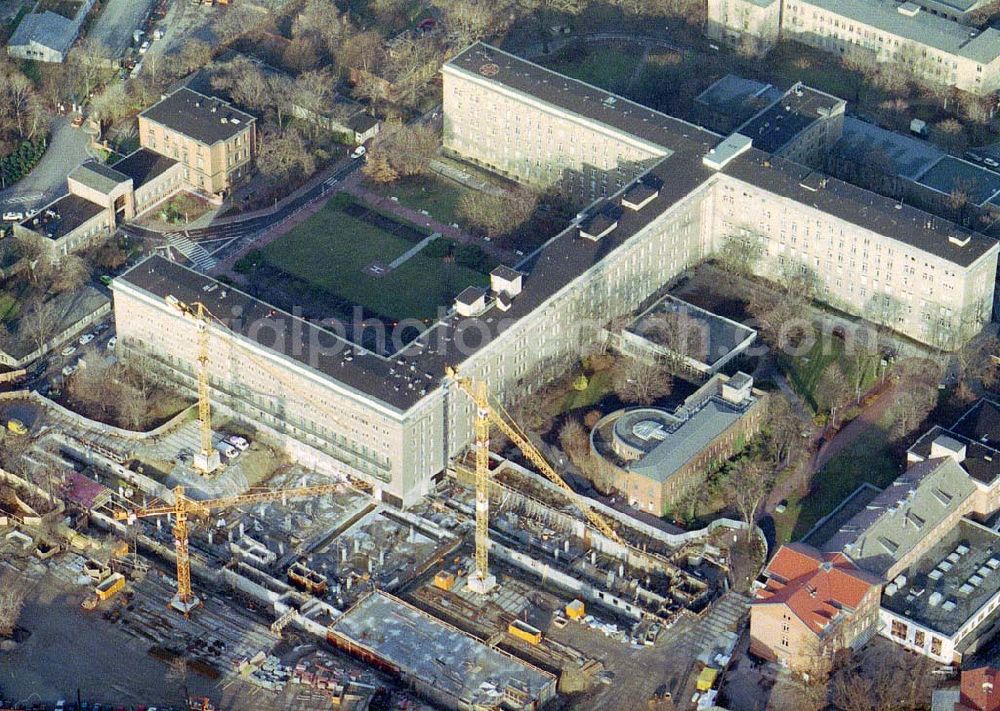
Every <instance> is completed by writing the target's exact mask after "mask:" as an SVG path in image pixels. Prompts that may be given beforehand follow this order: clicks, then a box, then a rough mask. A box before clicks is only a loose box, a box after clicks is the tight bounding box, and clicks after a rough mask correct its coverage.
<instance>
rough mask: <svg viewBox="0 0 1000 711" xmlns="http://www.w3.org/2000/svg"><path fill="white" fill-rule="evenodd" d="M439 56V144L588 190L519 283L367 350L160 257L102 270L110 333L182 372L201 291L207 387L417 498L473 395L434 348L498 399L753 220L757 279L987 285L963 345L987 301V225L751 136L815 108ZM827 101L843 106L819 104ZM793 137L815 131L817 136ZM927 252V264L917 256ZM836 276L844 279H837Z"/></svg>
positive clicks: (189, 361) (579, 191)
mask: <svg viewBox="0 0 1000 711" xmlns="http://www.w3.org/2000/svg"><path fill="white" fill-rule="evenodd" d="M442 71H443V75H444V95H445V143H446V147H447V148H448V150H450V151H452V152H454V153H457V154H459V155H461V156H462V157H468V159H469V160H472V161H475V162H478V163H480V164H482V165H484V166H490V167H492V168H493V169H496V170H501V171H503V172H505V173H506V174H508V175H510V176H512V177H514V178H516V179H519V180H524V181H525V182H529V183H534V184H537V185H540V186H548V187H553V188H554V189H561V190H563V191H564V192H565V193H566V194H567V195H569V196H572V197H573V198H574V199H576V200H577V201H579V202H580V203H581V204H583V205H588V204H589V206H588V207H584V208H583V209H582V210H581V214H580V215H579V217H578V219H576V220H574V221H573V223H572V224H570V225H569V226H567V228H566V229H565V230H564V231H563V232H562V233H560V234H559V235H557V236H556V237H554V238H552V239H551V240H549V241H548V242H547V243H546V244H545V245H543V246H542V247H541V248H539V249H538V250H537V251H536V252H535V253H533V254H530V255H527V256H525V257H524V259H523V260H521V262H520V263H518V264H513V265H509V266H511V267H513V268H514V269H516V271H517V272H518V273H519V276H518V278H517V279H516V280H514V281H516V282H517V288H512V284H513V283H514V282H512V281H511V280H510V279H505V278H504V277H503V274H497V275H494V282H495V283H494V284H493V285H492V289H491V290H490V291H489V292H488V293H481V292H480V293H477V295H476V298H474V299H468V300H463V302H462V303H461V304H455V308H454V309H453V310H452V311H451V312H450V313H449V315H448V316H447V317H445V318H443V319H441V320H439V321H438V322H436V323H435V324H433V325H432V326H430V327H429V328H427V330H426V331H424V332H423V333H422V334H421V335H420V336H419V337H418V338H417V339H416V340H414V341H413V342H411V343H408V344H406V345H404V346H402V347H400V348H399V349H398V350H397V351H396V352H391V353H389V352H374V351H372V350H369V349H367V348H364V347H362V346H360V345H359V344H357V343H354V342H352V341H350V340H348V339H346V338H343V337H341V336H338V335H336V334H334V333H332V332H331V331H329V330H326V329H324V328H323V327H321V326H318V325H316V324H314V323H310V322H305V321H303V320H302V319H298V318H296V317H294V316H293V315H290V314H285V313H283V312H281V311H280V310H279V309H276V308H274V307H273V306H270V305H268V304H266V303H263V302H261V301H260V300H259V299H256V298H254V297H252V296H250V295H247V294H242V293H240V292H238V291H237V290H235V289H233V288H231V287H229V286H226V285H224V284H220V283H218V282H215V281H214V280H212V279H210V278H209V277H206V276H204V275H201V274H198V273H196V272H194V271H192V270H189V269H187V268H186V267H184V266H181V265H178V264H173V263H170V262H168V261H166V260H164V259H162V258H159V257H154V258H150V259H149V260H147V261H146V262H143V263H142V264H140V265H138V266H136V267H134V268H133V269H132V270H131V271H130V272H128V273H127V274H125V275H123V276H122V277H120V278H119V279H117V280H116V281H115V283H114V285H113V290H114V294H115V308H116V321H117V328H118V335H119V344H120V347H124V348H133V349H136V350H141V351H143V352H145V353H148V354H150V355H151V356H152V357H153V361H154V362H155V363H157V364H158V367H160V368H162V369H164V370H165V371H166V372H168V373H169V374H171V376H172V377H174V378H175V379H177V380H178V381H179V382H182V383H186V384H188V385H191V386H193V379H192V378H193V373H194V370H193V367H194V365H193V364H194V362H195V360H194V355H195V354H194V352H193V351H192V350H191V349H192V347H193V346H192V345H191V344H193V343H195V342H196V338H195V335H194V329H195V324H193V323H192V322H191V321H189V320H186V319H184V318H183V316H182V315H181V314H180V313H179V312H178V311H177V310H176V309H175V308H173V307H171V305H170V302H171V299H169V298H168V297H172V299H175V300H179V301H182V302H188V303H190V302H193V301H203V302H205V303H206V305H208V307H209V309H210V310H211V311H212V313H214V314H216V316H218V317H219V319H220V321H221V322H222V323H224V324H226V326H225V328H223V327H222V326H221V325H218V324H217V325H216V326H213V329H212V332H213V339H218V342H217V343H215V344H214V345H213V352H216V351H218V353H219V354H220V356H219V358H218V359H215V360H213V363H212V364H211V385H212V388H213V397H214V398H215V399H216V400H217V401H218V402H220V403H221V405H220V406H222V407H225V408H227V409H228V410H229V411H231V412H233V413H235V414H236V415H237V416H239V417H242V418H245V419H247V420H249V421H252V422H254V423H255V424H257V425H258V426H262V427H266V428H268V429H270V430H272V431H273V432H275V433H277V434H278V435H281V436H282V437H284V438H285V440H286V442H287V446H288V448H289V450H290V451H291V452H293V453H294V455H295V456H296V458H298V459H301V460H303V461H306V462H308V463H309V464H310V465H314V466H316V467H317V468H319V469H321V470H322V469H325V468H329V469H331V470H336V471H339V472H343V473H347V474H349V475H352V476H356V477H358V478H360V479H364V480H365V481H368V482H369V483H371V484H372V486H374V487H375V488H376V491H378V492H380V494H381V495H382V496H383V498H385V499H386V500H388V501H392V502H394V503H403V504H410V503H412V502H414V501H416V500H417V499H418V498H419V497H420V496H422V495H423V494H424V493H425V492H427V491H429V490H430V488H431V487H432V486H433V482H434V479H435V477H437V476H438V475H439V474H440V473H441V472H442V471H443V470H444V468H445V467H446V466H447V465H448V461H449V458H450V457H452V456H455V455H457V454H459V453H460V452H461V451H462V449H463V448H464V447H465V446H466V445H467V444H468V443H469V442H470V441H471V439H472V419H473V415H474V408H473V405H472V403H471V401H470V400H469V399H468V398H467V397H466V396H465V395H464V394H463V393H462V392H460V391H459V390H458V389H457V388H455V387H454V385H453V384H452V383H451V382H450V380H449V379H448V378H447V377H446V374H445V366H446V365H447V366H457V367H459V368H460V369H461V371H462V372H463V373H465V374H466V375H468V376H470V377H478V378H483V379H485V380H487V381H488V382H489V383H490V385H491V389H492V391H493V392H494V393H497V394H499V395H500V396H501V397H503V398H504V399H505V400H507V401H508V402H512V401H515V400H516V399H517V398H520V397H524V396H526V395H530V394H531V393H532V392H534V391H535V390H536V389H537V388H539V387H540V386H541V385H543V384H544V383H546V382H548V381H549V380H550V379H551V378H552V377H555V376H558V375H561V374H562V373H564V372H565V370H566V368H567V367H569V366H570V365H572V364H573V363H575V362H577V361H578V360H579V358H580V357H581V356H582V355H584V354H586V353H587V352H588V350H589V349H591V348H597V347H601V346H602V345H603V338H604V336H603V330H602V328H603V326H604V325H605V324H607V323H608V322H609V321H611V320H613V319H615V318H617V317H619V316H625V315H631V314H633V313H635V312H636V311H637V310H638V309H639V307H640V306H642V305H643V304H644V303H647V302H648V300H649V298H650V297H651V296H652V295H653V294H655V293H657V291H658V290H660V289H661V288H662V287H663V285H664V284H666V283H668V282H669V281H670V280H671V279H673V278H674V277H676V276H677V275H678V274H680V273H681V272H682V271H683V270H684V269H686V268H688V267H690V266H692V265H694V264H697V263H699V262H701V261H704V260H705V259H706V258H708V257H709V256H710V255H711V254H712V253H713V251H715V250H717V249H718V248H719V247H720V246H721V245H722V244H723V243H724V240H726V239H727V238H728V237H730V236H732V235H733V234H736V233H740V232H741V231H743V230H746V231H747V232H753V233H754V234H759V235H761V238H762V239H764V240H765V241H766V242H767V245H768V246H767V249H768V250H770V251H771V252H773V254H774V257H773V258H771V257H769V258H767V259H761V260H760V264H759V265H757V269H758V271H760V272H761V273H762V274H768V275H769V276H778V275H779V273H778V272H777V270H778V268H779V267H778V266H777V265H778V264H779V261H778V259H777V257H778V256H785V257H786V259H787V260H788V261H789V263H790V264H793V265H798V266H799V268H801V266H802V265H803V264H805V266H809V264H811V265H812V267H811V268H813V269H817V265H816V263H815V261H809V260H811V259H820V261H821V262H822V261H823V260H827V259H831V260H835V255H836V254H839V253H840V250H845V251H846V250H847V249H848V244H849V242H850V243H851V244H856V254H855V255H854V256H853V259H854V266H853V267H851V268H853V269H855V270H856V271H857V272H858V273H864V271H863V270H868V271H870V272H874V270H875V269H876V268H877V267H878V265H879V264H882V265H884V266H882V267H881V268H882V269H886V270H887V271H885V272H881V271H880V272H879V282H878V284H879V286H880V288H881V289H882V290H883V292H885V290H886V289H891V290H892V295H895V294H896V293H897V290H902V289H903V286H904V279H913V280H914V283H916V282H919V283H920V285H921V289H924V288H925V284H924V282H925V281H927V282H931V281H933V282H935V284H936V283H942V284H943V283H944V281H945V279H944V277H943V276H942V272H943V271H945V270H947V271H949V272H952V273H953V275H954V282H953V287H954V288H953V289H950V290H947V294H946V290H945V289H944V288H943V287H942V288H941V291H940V292H939V291H937V290H935V291H934V293H933V295H932V294H930V293H928V297H929V298H931V299H932V300H933V303H934V305H935V306H938V305H939V304H940V305H941V306H942V308H950V309H952V313H953V314H957V313H964V312H965V310H966V308H967V305H968V304H971V303H972V301H973V297H974V296H978V295H979V294H982V296H983V304H985V305H977V308H976V309H975V315H976V317H977V318H975V319H970V320H969V322H968V323H965V324H964V325H963V330H962V333H961V337H956V339H955V340H956V342H961V340H962V339H964V338H967V337H968V336H970V335H971V334H972V333H974V332H975V331H976V330H978V328H979V318H980V317H981V318H988V317H989V306H988V304H990V303H991V302H992V288H993V274H994V272H995V269H996V259H997V250H998V246H997V243H996V242H994V241H993V240H990V239H989V238H987V237H985V236H983V235H980V234H977V233H974V232H970V231H968V230H963V229H961V228H959V227H957V226H956V225H953V224H951V223H948V222H946V221H943V220H938V219H935V218H932V217H931V216H929V215H928V214H926V213H924V212H921V211H919V210H916V209H915V208H912V207H908V206H901V205H897V204H896V203H895V202H894V201H892V200H889V199H886V198H882V197H880V196H877V195H874V194H872V193H868V192H866V191H864V190H861V189H859V188H856V187H853V186H850V185H846V184H844V183H840V182H838V181H835V180H832V179H827V178H825V177H824V176H822V175H820V174H818V173H817V172H816V171H814V170H813V169H812V168H809V167H808V166H805V165H802V164H800V163H797V162H794V161H792V160H789V159H788V158H784V157H781V156H776V155H773V154H771V153H769V152H767V151H766V150H764V149H762V148H760V147H758V146H757V145H755V143H756V142H758V141H760V142H762V145H764V143H763V142H765V141H772V140H774V141H775V145H778V144H780V146H781V147H782V148H785V147H787V146H789V145H794V143H795V137H796V136H798V135H800V134H802V133H803V131H809V130H810V129H812V128H814V127H815V126H817V125H819V124H817V123H815V122H814V121H813V120H809V121H805V119H806V118H807V117H806V114H807V113H810V112H811V111H812V110H810V109H803V110H802V111H801V112H799V113H801V114H802V116H801V117H800V118H796V119H794V121H795V122H796V123H798V124H799V127H798V128H793V127H791V124H790V128H789V131H788V133H789V134H790V135H791V138H790V139H788V140H786V139H785V136H784V135H778V137H777V138H774V136H775V135H777V134H774V133H773V132H771V131H769V130H768V131H764V132H763V133H762V134H760V135H758V136H756V137H755V138H751V137H746V136H742V135H740V134H734V135H733V136H730V137H727V138H725V139H723V137H721V136H719V135H718V134H715V133H713V132H711V131H707V130H704V129H702V128H699V127H697V126H694V125H692V124H689V123H686V122H684V121H681V120H678V119H675V118H672V117H670V116H666V115H664V114H661V113H658V112H656V111H653V110H651V109H648V108H646V107H643V106H640V105H638V104H635V103H633V102H630V101H628V100H626V99H624V98H622V97H617V96H614V95H610V94H608V93H607V92H604V91H601V90H599V89H597V88H595V87H592V86H589V85H587V84H584V83H581V82H577V81H574V80H572V79H568V78H566V77H562V76H560V75H558V74H556V73H554V72H552V71H550V70H547V69H544V68H542V67H540V66H538V65H535V64H533V63H531V62H527V61H525V60H521V59H518V58H517V57H514V56H513V55H510V54H507V53H505V52H502V51H500V50H497V49H495V48H492V47H489V46H487V45H484V44H481V43H477V44H475V45H473V46H471V47H470V48H468V49H466V50H465V51H463V52H462V53H460V54H459V55H457V56H456V57H455V58H454V59H452V60H451V62H449V63H448V64H447V65H445V67H444V69H443V70H442ZM795 98H800V97H797V96H796V97H795ZM801 98H802V99H803V101H804V103H803V104H802V105H803V106H804V107H805V106H807V105H808V100H811V99H812V98H816V100H817V101H820V99H822V97H818V98H817V97H809V96H808V95H807V92H805V91H803V96H802V97H801ZM817 106H831V107H832V106H833V105H832V104H830V103H829V102H828V100H826V99H823V100H822V101H821V102H820V103H819V104H817ZM198 108H199V109H201V108H203V107H198ZM794 113H796V112H789V114H790V115H792V114H794ZM828 114H829V116H821V115H820V114H819V113H816V114H815V115H816V118H815V121H818V122H821V123H822V122H827V123H826V125H827V126H828V127H829V129H828V130H830V131H833V130H835V127H836V121H837V116H836V111H829V112H828ZM497 116H503V117H504V120H503V121H498V120H497ZM516 117H519V118H516ZM533 117H537V118H533ZM800 119H801V121H800ZM791 120H792V119H790V121H791ZM533 122H534V123H533ZM230 125H232V124H230ZM143 133H145V130H144V131H143ZM804 135H809V136H810V138H809V140H808V141H807V144H808V143H812V144H813V145H814V146H815V145H818V144H819V143H820V142H821V141H822V140H826V139H825V138H824V136H825V135H829V133H825V134H824V133H823V131H822V130H819V132H817V133H813V134H808V133H807V134H804ZM159 145H160V144H159V143H157V146H159ZM157 150H158V149H157ZM804 150H805V149H804ZM807 153H808V150H806V152H805V153H804V154H802V155H803V156H804V155H806V154H807ZM189 157H190V156H189ZM800 159H804V158H800ZM549 161H554V162H556V163H558V168H555V169H553V168H551V166H550V165H549ZM595 197H596V198H597V200H596V201H593V200H592V198H595ZM806 230H808V235H809V236H810V239H809V242H808V243H803V242H796V243H795V247H794V250H793V249H792V248H791V247H790V246H789V240H790V238H791V236H792V235H793V234H794V235H795V236H796V239H797V240H801V239H803V238H804V236H805V235H806V234H807V232H806ZM782 238H784V240H785V244H784V247H782ZM876 244H878V245H881V247H879V248H876V247H875V245H876ZM889 249H891V250H892V258H893V260H894V261H893V268H892V269H891V270H888V267H887V265H886V262H885V260H886V259H887V258H888V254H887V251H888V250H889ZM782 250H784V251H782ZM897 250H898V251H897ZM769 253H770V252H769ZM828 253H829V256H828ZM904 255H905V259H906V260H907V263H906V264H905V265H904V263H903V260H904ZM850 259H851V258H850V257H848V262H849V261H850ZM880 260H881V261H880ZM895 260H898V261H895ZM932 260H936V261H934V264H935V270H934V271H931V269H930V268H929V266H928V267H926V268H925V267H924V262H927V263H928V265H929V264H930V263H931V262H932ZM911 265H912V269H913V272H912V274H911V273H910V266H911ZM937 265H940V269H938V267H937ZM819 267H820V268H819V269H817V273H818V275H819V277H820V278H821V280H824V283H828V288H829V289H831V290H833V289H835V288H838V287H837V286H836V281H835V280H836V278H837V269H836V267H835V266H834V267H832V268H830V269H826V267H825V265H823V264H820V265H819ZM846 274H847V267H845V275H846ZM851 274H854V272H851ZM508 276H510V275H508ZM872 276H873V278H874V274H873V275H872ZM842 278H846V276H845V277H842ZM980 278H981V280H982V282H983V283H982V284H979V283H978V282H976V283H973V282H975V281H976V279H980ZM873 284H874V283H873ZM839 288H842V289H844V290H845V293H850V292H846V289H847V286H846V284H845V285H843V286H842V287H839ZM872 288H874V286H873V287H872ZM927 288H928V289H929V288H930V285H927ZM921 293H924V292H921ZM946 297H947V298H946ZM862 304H863V301H862V300H861V298H860V297H857V298H856V299H855V300H854V301H849V300H845V305H846V306H847V307H849V308H850V309H852V310H853V312H854V313H863V311H862V308H861V305H862ZM949 323H950V322H949ZM894 326H895V327H896V328H897V329H898V330H900V331H901V332H903V333H906V334H907V335H909V336H911V337H913V338H917V339H928V338H930V335H929V333H928V329H927V328H926V327H925V326H924V321H922V320H920V319H919V318H918V317H915V316H911V315H910V314H907V315H906V318H904V319H903V320H901V321H900V320H897V321H895V322H894ZM654 505H655V502H654Z"/></svg>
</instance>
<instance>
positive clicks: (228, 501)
mask: <svg viewBox="0 0 1000 711" xmlns="http://www.w3.org/2000/svg"><path fill="white" fill-rule="evenodd" d="M343 486H344V485H343V484H321V485H318V486H302V487H298V488H295V489H264V490H259V491H250V492H247V493H245V494H240V495H239V496H227V497H223V498H219V499H206V500H202V501H199V500H196V499H192V498H190V497H188V496H186V495H185V494H184V487H183V486H178V487H175V488H174V503H172V504H168V503H163V504H155V503H154V505H152V506H145V507H143V508H139V509H135V510H133V511H127V510H124V509H119V510H117V511H115V514H114V516H115V519H116V520H118V521H128V523H129V524H131V523H134V522H135V520H136V519H138V518H147V517H150V516H173V517H174V528H173V533H174V548H175V549H176V558H177V594H176V595H175V596H174V598H173V600H171V602H170V605H171V607H173V608H175V609H176V610H178V611H180V612H183V613H184V614H185V615H188V614H190V612H191V610H193V609H194V608H195V607H197V606H198V605H199V604H200V601H199V600H198V597H197V596H196V595H195V594H194V593H193V592H192V591H191V553H190V551H189V549H188V520H189V519H190V518H191V517H192V516H207V515H208V514H209V513H210V512H211V511H213V510H214V509H221V508H226V507H227V506H239V505H241V504H257V503H261V502H264V501H282V502H284V501H287V500H288V499H300V498H303V497H310V496H320V495H323V494H329V493H332V492H334V491H338V490H341V489H343Z"/></svg>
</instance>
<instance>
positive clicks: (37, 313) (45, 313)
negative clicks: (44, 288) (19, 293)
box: [19, 298, 60, 349]
mask: <svg viewBox="0 0 1000 711" xmlns="http://www.w3.org/2000/svg"><path fill="white" fill-rule="evenodd" d="M59 319H60V315H59V312H58V310H57V309H56V307H55V306H54V305H53V304H52V303H51V302H44V301H42V300H41V299H39V298H35V299H33V300H32V301H31V302H30V303H29V304H28V306H27V308H26V309H25V311H24V313H23V314H22V316H21V321H20V325H19V330H20V332H21V333H22V334H23V335H25V336H27V338H28V339H29V340H30V341H31V344H32V345H33V346H35V348H39V349H40V348H43V347H44V346H45V344H46V343H48V341H49V339H50V338H52V337H53V336H54V335H55V334H56V328H57V327H58V326H59Z"/></svg>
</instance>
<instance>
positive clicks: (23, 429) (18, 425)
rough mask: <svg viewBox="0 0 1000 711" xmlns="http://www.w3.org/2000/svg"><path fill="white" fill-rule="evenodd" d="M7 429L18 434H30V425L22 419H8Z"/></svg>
mask: <svg viewBox="0 0 1000 711" xmlns="http://www.w3.org/2000/svg"><path fill="white" fill-rule="evenodd" d="M7 429H8V430H10V431H11V432H13V433H14V434H16V435H22V436H23V435H26V434H28V427H27V426H26V425H25V424H24V423H23V422H21V421H20V420H15V419H10V420H7Z"/></svg>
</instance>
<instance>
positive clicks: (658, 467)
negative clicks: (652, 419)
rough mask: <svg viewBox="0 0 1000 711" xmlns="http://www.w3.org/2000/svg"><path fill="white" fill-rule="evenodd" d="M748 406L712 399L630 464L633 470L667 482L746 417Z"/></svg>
mask: <svg viewBox="0 0 1000 711" xmlns="http://www.w3.org/2000/svg"><path fill="white" fill-rule="evenodd" d="M747 407H748V406H745V407H740V406H737V405H733V404H731V403H728V402H726V401H724V400H723V399H722V398H721V397H717V396H713V397H711V398H710V399H709V400H708V401H707V402H705V404H704V405H702V406H701V407H700V408H698V410H697V411H696V412H695V413H694V414H693V415H691V416H690V417H688V418H687V419H684V420H682V421H681V422H680V424H679V425H677V426H676V427H675V428H674V429H672V430H670V431H668V432H667V433H666V436H665V437H664V439H663V441H662V442H660V444H659V445H657V446H656V447H655V448H654V449H653V450H652V451H651V452H649V453H648V454H647V455H646V456H645V457H643V458H642V459H640V460H638V461H636V462H632V463H631V464H629V470H630V471H633V472H635V473H636V474H640V475H642V476H644V477H647V478H649V479H652V480H654V481H659V482H663V481H666V480H667V479H669V478H670V477H671V476H673V475H674V474H675V473H677V471H678V470H680V468H681V467H683V466H684V465H685V464H687V463H688V462H689V461H691V459H692V458H694V457H695V456H696V455H697V454H698V453H699V452H701V451H702V450H703V449H705V447H707V446H708V445H709V444H711V442H712V440H714V439H715V438H716V437H718V436H719V435H720V434H722V433H723V432H725V431H726V429H727V428H728V427H730V426H731V425H733V424H735V423H736V422H738V421H739V419H740V418H741V417H743V415H744V414H746V411H747ZM616 428H617V423H616Z"/></svg>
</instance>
